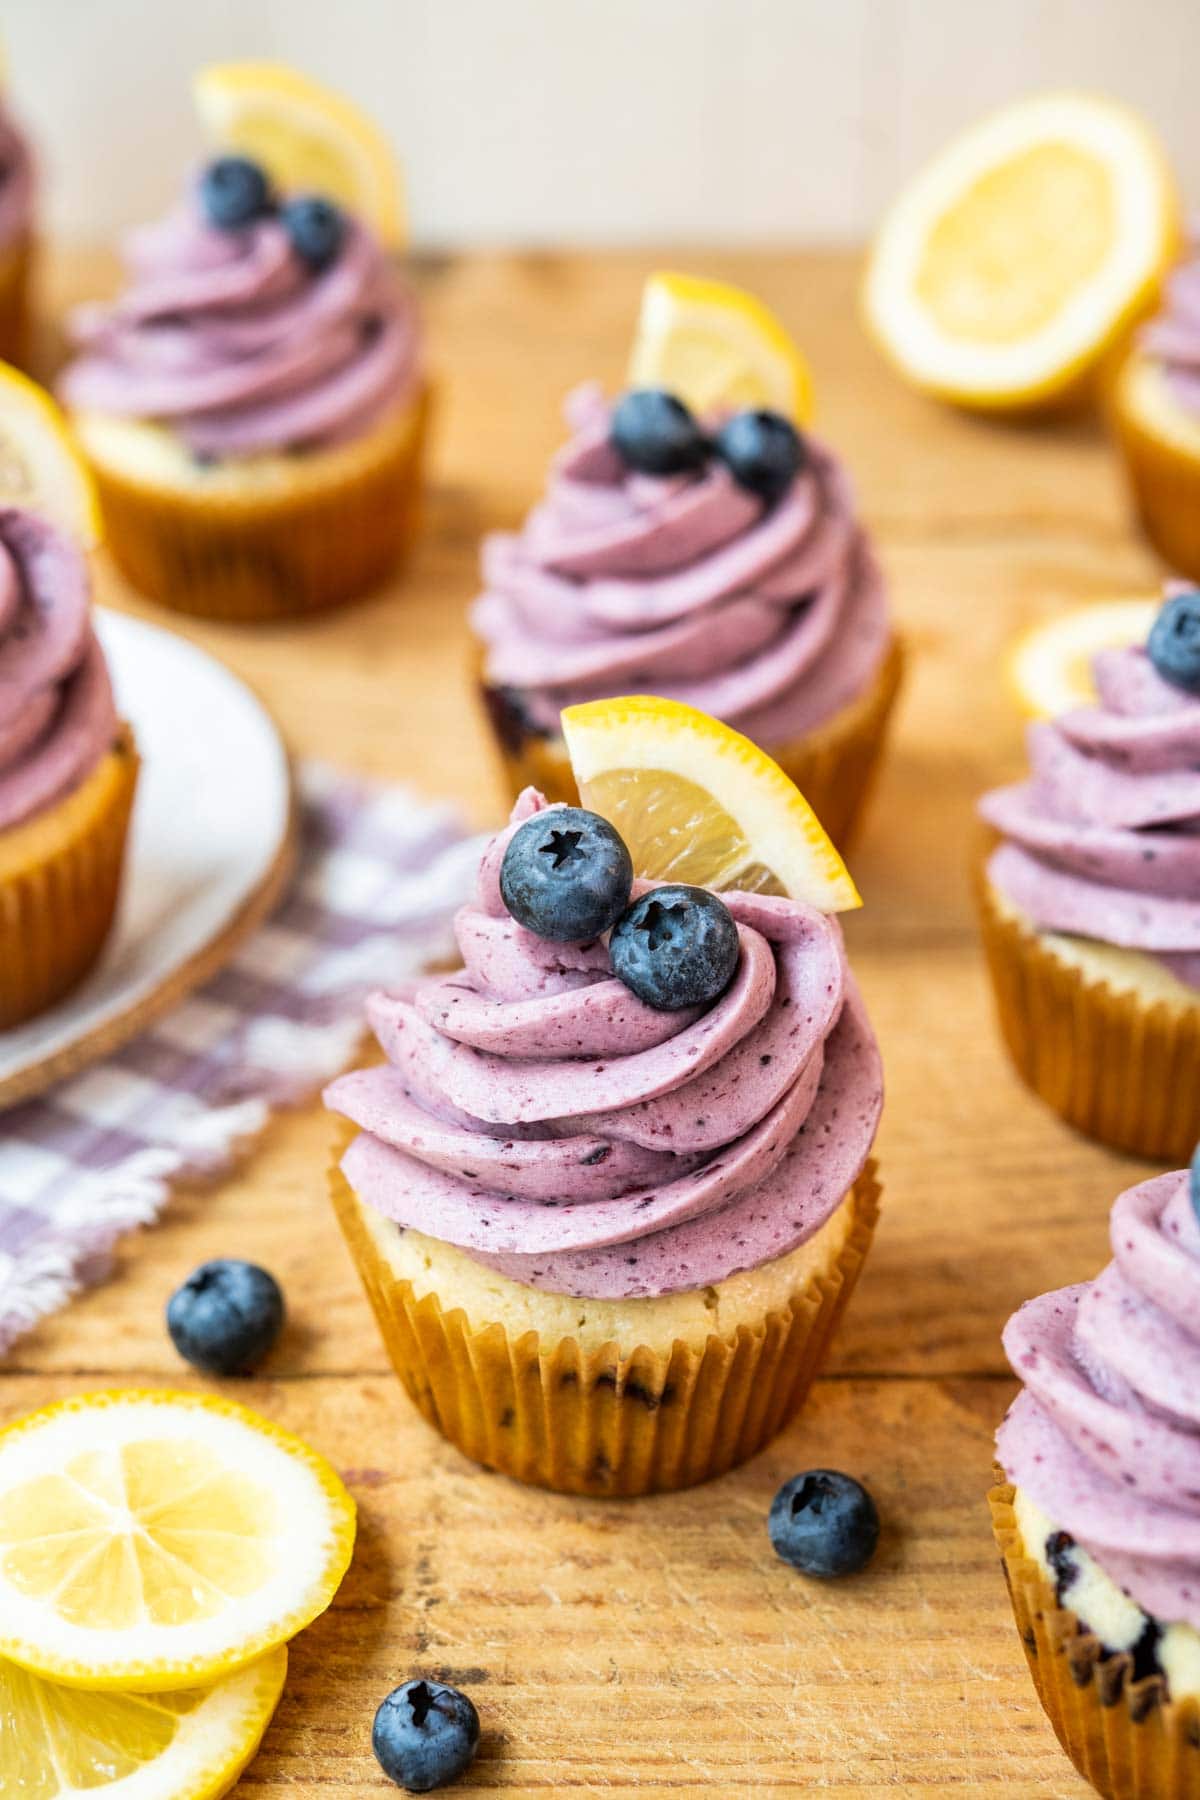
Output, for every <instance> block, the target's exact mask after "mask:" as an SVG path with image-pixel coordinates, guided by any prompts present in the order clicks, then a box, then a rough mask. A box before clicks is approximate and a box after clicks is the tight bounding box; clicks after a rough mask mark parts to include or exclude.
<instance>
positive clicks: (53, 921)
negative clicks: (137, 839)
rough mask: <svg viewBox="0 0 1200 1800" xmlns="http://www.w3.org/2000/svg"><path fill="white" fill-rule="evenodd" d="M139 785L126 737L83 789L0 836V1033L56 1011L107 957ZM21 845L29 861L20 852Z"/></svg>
mask: <svg viewBox="0 0 1200 1800" xmlns="http://www.w3.org/2000/svg"><path fill="white" fill-rule="evenodd" d="M137 778H138V757H137V752H136V750H135V749H134V745H133V739H132V737H131V736H130V734H129V733H128V731H126V732H125V733H124V735H123V736H122V738H121V740H120V742H119V743H118V744H117V746H116V747H115V749H114V750H113V751H111V752H110V754H109V755H108V756H107V757H105V759H104V761H103V762H102V763H101V764H100V766H99V768H98V769H97V770H96V771H95V773H94V774H93V775H92V776H90V777H89V778H88V780H87V781H85V782H84V784H83V786H82V787H80V788H77V789H76V791H75V792H74V793H73V794H70V795H68V796H67V798H66V799H65V800H62V801H60V802H59V803H58V804H57V805H56V806H55V807H53V808H51V809H50V810H49V811H48V812H46V813H44V814H41V815H39V816H38V817H37V818H36V819H34V820H32V821H31V822H30V824H29V825H20V826H16V827H14V828H13V830H12V831H11V832H8V833H0V1030H8V1029H9V1028H10V1027H11V1026H14V1025H20V1024H22V1023H23V1022H24V1021H25V1020H26V1019H31V1018H33V1017H34V1016H35V1015H36V1014H37V1013H40V1012H44V1011H45V1009H46V1008H47V1007H49V1006H53V1005H54V1003H55V1002H56V1001H58V1000H60V999H61V998H62V997H63V995H65V994H67V993H69V992H70V990H71V989H72V988H73V987H75V986H76V984H77V983H78V982H80V981H82V980H83V978H84V976H85V975H86V974H87V973H88V971H89V969H91V967H92V965H93V964H94V963H95V961H96V959H97V957H98V956H99V954H100V951H101V950H102V948H103V947H104V941H105V939H106V938H107V936H108V933H109V930H110V928H111V926H112V922H113V914H114V913H115V911H116V905H117V897H118V894H119V892H120V885H121V866H122V863H123V861H124V854H125V837H126V832H127V829H128V825H129V816H130V813H131V811H132V808H133V797H134V791H135V789H136V787H137ZM24 836H27V837H28V843H29V854H28V856H27V857H26V856H25V855H24V853H23V850H22V848H21V846H20V845H19V844H18V843H17V840H18V839H19V838H22V837H24Z"/></svg>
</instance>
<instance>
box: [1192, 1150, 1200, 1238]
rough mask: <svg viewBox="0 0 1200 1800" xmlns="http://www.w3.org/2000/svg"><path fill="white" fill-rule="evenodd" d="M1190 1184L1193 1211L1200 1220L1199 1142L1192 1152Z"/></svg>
mask: <svg viewBox="0 0 1200 1800" xmlns="http://www.w3.org/2000/svg"><path fill="white" fill-rule="evenodd" d="M1190 1186H1191V1195H1192V1211H1193V1212H1194V1213H1195V1215H1196V1218H1197V1219H1198V1220H1200V1144H1197V1146H1196V1148H1195V1151H1194V1152H1193V1154H1192V1168H1191V1182H1190Z"/></svg>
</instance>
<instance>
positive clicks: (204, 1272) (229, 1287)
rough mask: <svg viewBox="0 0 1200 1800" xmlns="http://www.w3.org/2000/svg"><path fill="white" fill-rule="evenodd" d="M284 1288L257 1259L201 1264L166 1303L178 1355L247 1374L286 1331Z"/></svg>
mask: <svg viewBox="0 0 1200 1800" xmlns="http://www.w3.org/2000/svg"><path fill="white" fill-rule="evenodd" d="M283 1316H284V1306H283V1293H282V1291H281V1289H280V1286H279V1283H278V1282H277V1281H276V1279H275V1277H274V1276H273V1275H270V1274H268V1273H267V1271H266V1269H260V1268H259V1267H258V1265H257V1263H250V1262H240V1261H238V1260H237V1259H236V1258H231V1257H222V1258H220V1259H219V1260H217V1261H215V1262H206V1263H201V1265H200V1267H199V1268H198V1269H195V1270H194V1271H193V1272H192V1274H191V1275H189V1276H188V1278H187V1280H186V1281H185V1282H184V1284H183V1286H182V1287H180V1288H176V1290H175V1292H174V1293H173V1294H172V1295H171V1298H170V1300H169V1301H168V1303H167V1330H168V1331H169V1332H170V1334H171V1342H172V1343H173V1344H174V1345H175V1348H176V1349H177V1350H178V1352H179V1354H180V1356H182V1357H183V1358H184V1360H185V1361H187V1362H190V1363H191V1364H192V1366H193V1367H194V1368H197V1369H203V1370H204V1371H205V1373H206V1374H209V1375H248V1374H250V1373H251V1372H252V1371H253V1370H255V1369H257V1368H258V1366H259V1364H260V1363H261V1362H262V1361H263V1360H264V1359H265V1357H266V1356H267V1353H268V1352H269V1351H270V1350H271V1349H272V1348H273V1347H274V1344H275V1341H276V1339H277V1338H278V1336H279V1334H280V1332H281V1331H282V1330H283Z"/></svg>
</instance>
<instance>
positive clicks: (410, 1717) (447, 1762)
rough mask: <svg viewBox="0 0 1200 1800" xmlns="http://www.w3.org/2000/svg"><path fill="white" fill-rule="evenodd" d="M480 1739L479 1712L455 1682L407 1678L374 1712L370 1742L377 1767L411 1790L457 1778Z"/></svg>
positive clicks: (425, 1789)
mask: <svg viewBox="0 0 1200 1800" xmlns="http://www.w3.org/2000/svg"><path fill="white" fill-rule="evenodd" d="M478 1743H479V1714H478V1713H477V1712H476V1711H475V1708H474V1706H473V1705H472V1704H471V1702H470V1700H468V1698H467V1696H466V1695H465V1694H462V1693H460V1692H459V1690H458V1689H457V1688H452V1687H443V1686H442V1685H441V1684H440V1683H439V1682H436V1681H406V1682H405V1684H404V1686H403V1687H398V1688H396V1689H395V1690H394V1691H393V1692H392V1693H390V1694H389V1695H388V1697H387V1699H386V1700H385V1701H384V1702H383V1704H382V1706H381V1707H380V1708H379V1711H378V1712H377V1713H376V1714H375V1725H374V1728H373V1730H372V1732H371V1748H372V1749H373V1750H374V1752H375V1755H376V1758H377V1760H378V1762H379V1766H380V1768H381V1769H382V1770H383V1772H384V1774H385V1775H388V1776H390V1777H391V1779H392V1780H393V1781H394V1782H396V1783H397V1784H398V1785H399V1786H400V1787H402V1788H407V1789H408V1791H409V1793H410V1794H428V1793H429V1792H430V1790H431V1789H432V1788H438V1787H444V1786H445V1784H446V1782H448V1781H455V1780H457V1778H458V1777H459V1776H460V1775H461V1774H462V1773H463V1771H464V1769H466V1768H468V1767H469V1766H470V1763H471V1759H472V1757H473V1756H474V1755H475V1749H476V1746H477V1745H478Z"/></svg>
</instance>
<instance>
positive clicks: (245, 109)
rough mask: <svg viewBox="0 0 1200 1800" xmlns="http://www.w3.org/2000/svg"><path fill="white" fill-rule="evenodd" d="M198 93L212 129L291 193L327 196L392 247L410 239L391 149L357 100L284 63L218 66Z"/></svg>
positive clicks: (205, 75) (201, 78)
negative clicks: (368, 226)
mask: <svg viewBox="0 0 1200 1800" xmlns="http://www.w3.org/2000/svg"><path fill="white" fill-rule="evenodd" d="M193 92H194V96H195V102H196V111H197V112H198V113H199V115H200V122H201V124H202V125H203V126H204V129H205V131H206V132H207V133H208V134H209V136H210V137H211V138H212V140H213V142H214V143H216V144H218V145H219V146H220V147H221V148H222V149H224V150H235V151H237V152H238V154H239V155H242V156H251V157H253V158H254V159H255V161H257V162H260V163H262V165H263V167H264V168H265V169H266V170H267V171H268V172H269V174H270V175H271V176H272V178H273V179H274V181H275V182H276V183H277V184H278V185H279V187H281V188H283V189H284V190H285V192H288V193H312V194H323V195H325V196H326V198H328V199H330V200H336V201H337V202H338V203H339V204H340V205H342V206H344V207H345V208H346V209H347V211H349V212H351V213H354V214H356V215H357V216H358V217H359V218H362V219H365V220H366V222H367V223H368V224H369V225H371V226H372V227H373V229H374V231H375V233H376V235H377V236H378V237H379V238H380V239H381V241H382V242H383V243H384V244H386V245H387V246H388V248H389V249H395V248H397V247H398V246H399V245H401V244H402V243H403V242H404V235H405V233H404V204H403V198H402V195H401V192H400V176H399V172H398V170H397V167H396V158H395V156H394V154H393V152H392V148H391V145H390V144H389V143H388V140H387V138H386V137H385V136H384V134H383V132H382V131H380V130H379V128H378V126H376V125H375V124H374V123H373V122H372V121H371V120H370V119H368V118H367V117H366V115H365V114H364V113H362V112H360V111H359V109H358V107H357V106H355V105H354V104H353V103H352V102H351V101H349V100H346V99H344V98H343V96H342V95H341V94H335V93H331V91H330V90H329V89H328V88H327V87H323V86H322V84H321V83H320V82H319V81H313V80H312V79H311V78H310V77H309V76H307V75H302V74H300V72H299V70H297V69H290V68H288V67H287V66H286V65H285V64H283V63H271V62H243V63H217V64H215V65H214V66H213V67H211V68H208V69H202V70H201V71H200V73H199V75H197V77H196V80H195V83H194V87H193Z"/></svg>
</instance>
